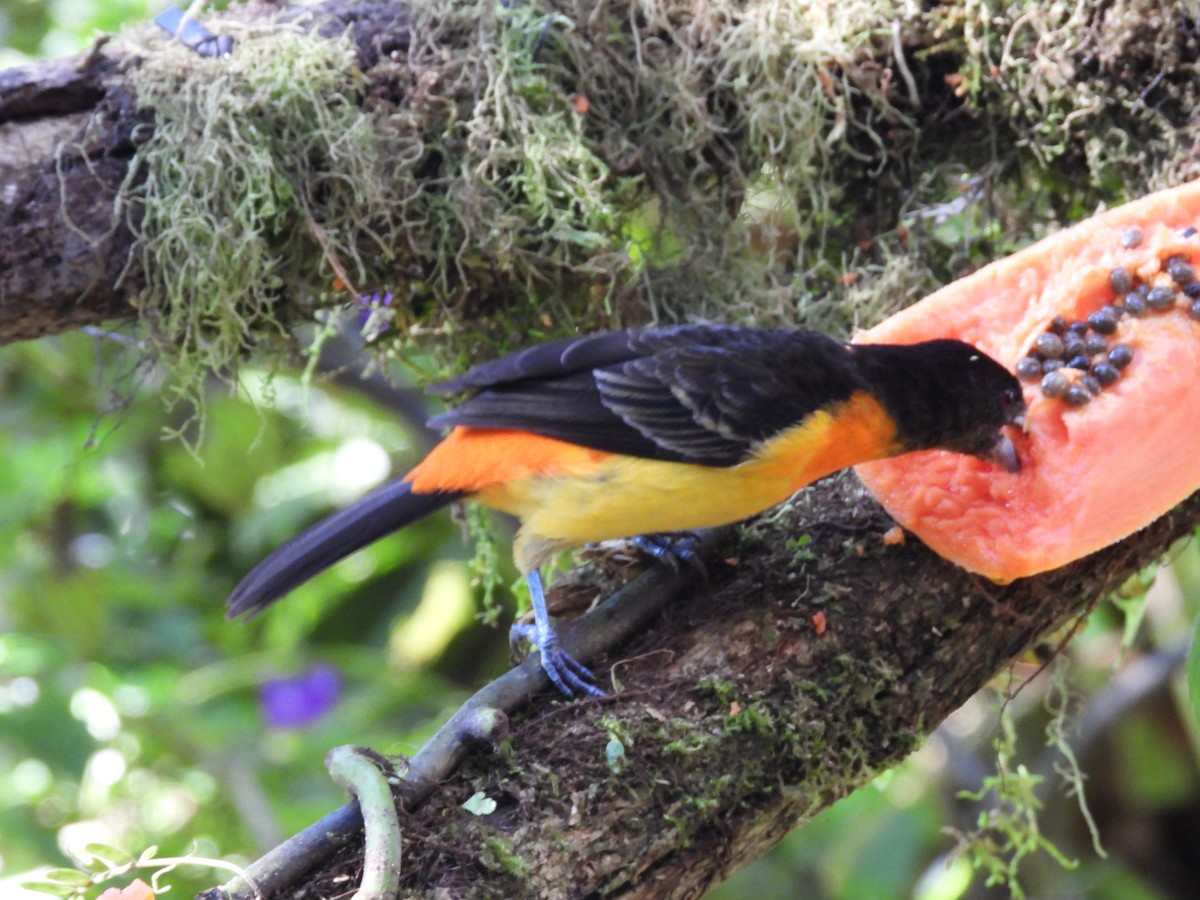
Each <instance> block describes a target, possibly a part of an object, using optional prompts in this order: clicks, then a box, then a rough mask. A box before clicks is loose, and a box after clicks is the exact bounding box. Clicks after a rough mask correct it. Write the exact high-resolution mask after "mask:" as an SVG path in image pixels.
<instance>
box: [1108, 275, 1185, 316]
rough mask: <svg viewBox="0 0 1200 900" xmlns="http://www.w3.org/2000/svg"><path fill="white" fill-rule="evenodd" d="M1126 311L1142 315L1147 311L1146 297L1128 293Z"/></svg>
mask: <svg viewBox="0 0 1200 900" xmlns="http://www.w3.org/2000/svg"><path fill="white" fill-rule="evenodd" d="M1196 283H1197V284H1200V282H1196ZM1124 305H1125V312H1127V313H1129V315H1131V316H1140V315H1142V313H1144V312H1145V311H1146V299H1145V298H1144V297H1143V296H1142V295H1141V294H1128V295H1126V297H1125V304H1124Z"/></svg>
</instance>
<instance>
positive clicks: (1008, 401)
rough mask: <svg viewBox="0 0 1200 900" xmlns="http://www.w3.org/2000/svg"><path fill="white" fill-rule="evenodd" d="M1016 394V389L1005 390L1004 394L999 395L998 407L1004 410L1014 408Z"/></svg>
mask: <svg viewBox="0 0 1200 900" xmlns="http://www.w3.org/2000/svg"><path fill="white" fill-rule="evenodd" d="M1017 399H1018V394H1017V390H1016V388H1005V389H1004V393H1003V394H1001V395H1000V405H1001V406H1003V407H1004V408H1005V409H1010V408H1011V407H1013V406H1016V404H1017Z"/></svg>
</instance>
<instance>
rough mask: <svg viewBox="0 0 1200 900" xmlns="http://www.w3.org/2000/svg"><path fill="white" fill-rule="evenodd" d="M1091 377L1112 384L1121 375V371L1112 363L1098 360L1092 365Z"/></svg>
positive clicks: (1101, 382)
mask: <svg viewBox="0 0 1200 900" xmlns="http://www.w3.org/2000/svg"><path fill="white" fill-rule="evenodd" d="M1091 377H1092V378H1095V379H1096V380H1097V381H1098V382H1100V384H1112V383H1113V382H1114V381H1116V380H1117V379H1118V378H1120V377H1121V373H1120V372H1119V371H1117V367H1116V366H1114V365H1112V364H1111V363H1106V362H1098V363H1096V364H1095V365H1094V366H1092V373H1091Z"/></svg>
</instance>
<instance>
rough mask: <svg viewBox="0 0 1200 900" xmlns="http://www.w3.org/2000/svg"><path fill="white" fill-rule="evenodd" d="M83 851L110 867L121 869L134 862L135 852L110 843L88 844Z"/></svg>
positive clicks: (94, 859)
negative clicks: (112, 845) (111, 845)
mask: <svg viewBox="0 0 1200 900" xmlns="http://www.w3.org/2000/svg"><path fill="white" fill-rule="evenodd" d="M83 852H84V853H86V854H87V855H88V856H90V857H92V858H93V861H99V862H103V863H105V864H106V865H107V866H108V867H110V868H117V869H119V868H121V867H122V866H128V865H132V863H133V854H131V853H129V851H127V850H122V849H121V848H120V847H110V846H109V845H108V844H88V845H87V846H86V847H84V848H83Z"/></svg>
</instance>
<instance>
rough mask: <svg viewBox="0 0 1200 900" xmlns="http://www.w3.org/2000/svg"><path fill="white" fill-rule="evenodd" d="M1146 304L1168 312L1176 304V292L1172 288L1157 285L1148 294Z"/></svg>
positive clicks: (1155, 309)
mask: <svg viewBox="0 0 1200 900" xmlns="http://www.w3.org/2000/svg"><path fill="white" fill-rule="evenodd" d="M1146 305H1147V306H1148V307H1150V308H1151V309H1152V310H1154V311H1155V312H1166V311H1167V310H1168V309H1170V308H1171V307H1173V306H1174V305H1175V292H1174V291H1173V290H1171V289H1170V288H1160V287H1156V288H1154V289H1153V290H1151V291H1150V293H1148V294H1147V295H1146Z"/></svg>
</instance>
